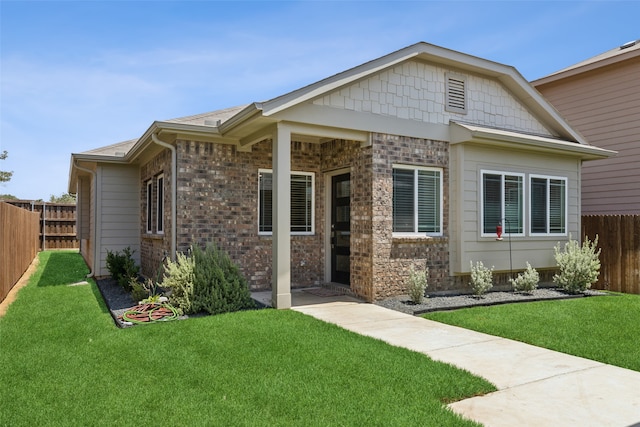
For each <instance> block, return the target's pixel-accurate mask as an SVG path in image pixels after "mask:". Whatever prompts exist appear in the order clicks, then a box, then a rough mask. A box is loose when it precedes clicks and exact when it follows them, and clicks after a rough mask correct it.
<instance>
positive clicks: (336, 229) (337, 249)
mask: <svg viewBox="0 0 640 427" xmlns="http://www.w3.org/2000/svg"><path fill="white" fill-rule="evenodd" d="M350 239H351V176H350V174H348V173H345V174H342V175H337V176H334V177H332V179H331V281H332V282H336V283H342V284H345V285H348V284H349V280H350V271H351V265H350V264H351V262H350V260H349V257H350V255H351V249H350V247H349V244H350Z"/></svg>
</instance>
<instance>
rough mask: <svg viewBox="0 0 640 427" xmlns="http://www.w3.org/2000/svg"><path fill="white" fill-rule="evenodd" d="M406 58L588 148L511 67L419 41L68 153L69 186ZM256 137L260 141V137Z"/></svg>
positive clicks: (224, 138) (214, 136) (261, 117)
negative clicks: (93, 166)
mask: <svg viewBox="0 0 640 427" xmlns="http://www.w3.org/2000/svg"><path fill="white" fill-rule="evenodd" d="M634 51H635V49H634ZM411 60H417V61H424V62H428V63H433V64H438V65H442V66H445V67H449V68H452V69H456V70H460V71H463V72H468V73H470V74H478V75H482V76H486V77H489V78H493V79H495V80H497V81H498V82H500V84H502V85H504V87H505V88H506V89H507V90H508V91H510V92H511V93H512V94H513V95H514V96H515V97H516V98H517V99H518V100H519V102H521V103H522V104H523V105H524V106H525V107H526V108H527V109H528V110H529V111H530V112H531V113H532V114H533V115H535V116H536V117H537V118H538V119H539V120H541V121H542V122H543V123H544V124H545V125H546V126H547V127H548V128H549V129H550V130H552V131H553V133H554V134H555V135H556V136H557V138H559V139H561V140H564V141H565V142H567V143H577V144H579V145H584V146H586V147H589V144H588V143H587V142H586V141H585V139H584V138H583V137H582V136H581V135H580V134H579V133H578V132H577V131H575V130H574V129H572V128H571V127H570V126H569V125H568V124H567V123H566V122H565V121H564V119H563V118H562V117H561V116H560V114H559V113H558V112H557V111H556V110H555V109H554V108H553V107H552V106H551V104H550V103H548V102H547V101H546V100H545V98H544V97H543V96H542V95H541V94H540V93H539V92H538V91H537V90H535V89H534V88H533V86H531V84H530V83H529V82H527V80H526V79H525V78H524V77H523V76H522V75H521V74H520V73H519V72H518V71H517V70H516V69H515V68H514V67H512V66H509V65H504V64H500V63H497V62H493V61H490V60H487V59H482V58H478V57H475V56H472V55H468V54H464V53H461V52H457V51H454V50H451V49H446V48H443V47H439V46H435V45H432V44H429V43H425V42H419V43H416V44H413V45H411V46H408V47H405V48H403V49H400V50H397V51H395V52H392V53H390V54H387V55H385V56H382V57H380V58H377V59H374V60H372V61H369V62H366V63H364V64H361V65H358V66H356V67H353V68H351V69H348V70H346V71H343V72H340V73H338V74H335V75H333V76H330V77H328V78H326V79H323V80H320V81H318V82H316V83H312V84H310V85H307V86H304V87H302V88H300V89H296V90H294V91H292V92H289V93H286V94H284V95H281V96H278V97H276V98H273V99H271V100H268V101H263V102H254V103H251V104H248V105H240V106H236V107H231V108H225V109H222V110H217V111H212V112H208V113H202V114H197V115H192V116H186V117H181V118H176V119H170V120H165V121H155V122H153V123H152V124H151V126H150V127H149V128H147V130H146V131H145V133H144V134H143V135H142V136H141V137H140V138H137V139H131V140H128V141H123V142H120V143H117V144H113V145H110V146H107V147H102V148H98V149H94V150H90V151H86V152H82V153H76V154H72V156H71V157H72V158H71V171H70V182H69V184H70V188H71V187H72V182H73V181H74V177H75V176H76V175H75V174H76V170H75V169H76V163H75V162H76V161H90V162H95V161H105V162H116V163H125V164H126V163H131V162H133V161H135V160H136V159H137V158H138V156H140V155H141V153H143V152H144V150H145V149H146V147H148V146H150V145H153V144H154V143H153V142H152V135H154V134H155V135H156V136H158V135H160V134H163V133H167V134H173V135H174V136H175V135H180V136H181V137H194V138H199V139H201V140H203V141H217V142H224V143H232V144H237V143H239V142H240V141H241V139H249V138H252V137H253V136H254V135H256V134H260V133H261V132H262V131H261V129H264V128H265V126H268V125H270V124H273V123H276V122H277V121H278V113H281V112H284V111H287V110H289V109H292V108H294V107H296V106H300V105H301V104H305V103H309V102H310V101H312V100H314V99H317V98H319V97H322V96H324V95H326V94H328V93H331V92H333V91H335V90H338V89H340V88H343V87H346V86H348V85H350V84H353V83H356V82H358V81H360V80H363V79H365V78H368V77H370V76H373V75H375V74H376V73H380V72H382V71H384V70H387V69H390V68H391V67H394V66H396V65H398V64H401V63H403V62H406V61H411ZM335 126H336V127H340V126H339V125H335ZM258 136H259V137H264V134H263V133H262V134H260V135H258Z"/></svg>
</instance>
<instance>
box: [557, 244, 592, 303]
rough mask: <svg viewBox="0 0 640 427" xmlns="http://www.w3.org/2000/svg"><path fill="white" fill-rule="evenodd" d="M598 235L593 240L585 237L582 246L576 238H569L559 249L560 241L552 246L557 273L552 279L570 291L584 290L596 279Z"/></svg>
mask: <svg viewBox="0 0 640 427" xmlns="http://www.w3.org/2000/svg"><path fill="white" fill-rule="evenodd" d="M597 246H598V236H596V239H595V240H594V241H593V242H590V241H589V239H588V238H585V241H584V242H583V244H582V246H580V244H579V243H578V241H577V240H573V239H571V236H569V241H568V242H567V243H565V245H564V250H561V248H560V243H559V242H558V244H557V245H556V246H555V247H554V248H553V249H554V252H555V258H556V262H557V263H558V269H559V270H560V271H559V273H557V274H555V275H554V276H553V281H554V282H555V283H556V284H557V285H558V286H560V287H561V288H562V289H564V290H565V291H567V292H570V293H578V292H584V291H585V290H587V289H589V288H590V287H591V284H593V283H595V282H596V281H597V280H598V275H599V274H600V259H599V258H598V257H599V256H600V250H599V249H597V250H596V248H597Z"/></svg>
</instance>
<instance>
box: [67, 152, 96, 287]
mask: <svg viewBox="0 0 640 427" xmlns="http://www.w3.org/2000/svg"><path fill="white" fill-rule="evenodd" d="M73 166H75V168H76V169H78V170H81V171H83V172H87V173H89V174H91V176H92V177H93V179H92V181H93V215H94V216H97V215H98V209H97V206H98V183H97V174H96V172H95V171H92V170H91V169H86V168H83V167H82V166H79V165H78V160H77V159H76V160H74V161H73ZM76 191H77V190H76ZM89 211H91V208H89ZM97 224H98V222H97V220H96V218H94V219H93V236H91V240H92V241H93V262H92V263H91V271H90V272H89V274H87V278H89V277H95V275H96V273H95V265H96V261H97V257H96V248H97V247H98V242H97V241H96V239H97V236H98V233H97V230H96V226H97Z"/></svg>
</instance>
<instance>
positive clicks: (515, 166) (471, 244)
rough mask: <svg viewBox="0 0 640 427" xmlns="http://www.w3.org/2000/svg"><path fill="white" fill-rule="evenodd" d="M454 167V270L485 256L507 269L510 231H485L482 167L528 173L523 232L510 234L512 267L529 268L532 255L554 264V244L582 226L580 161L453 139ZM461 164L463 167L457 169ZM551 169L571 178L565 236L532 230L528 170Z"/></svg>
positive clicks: (539, 264) (540, 263)
mask: <svg viewBox="0 0 640 427" xmlns="http://www.w3.org/2000/svg"><path fill="white" fill-rule="evenodd" d="M451 162H452V163H451V169H452V171H455V172H454V173H452V174H451V176H452V185H451V200H454V201H456V200H457V201H459V202H458V203H451V205H450V209H451V215H450V217H451V218H452V227H451V234H452V239H451V242H452V243H451V248H450V251H451V266H452V273H453V274H463V273H468V272H469V271H470V261H473V262H474V263H475V262H476V261H482V262H483V263H484V264H485V266H488V267H491V266H494V267H495V270H496V271H509V268H510V265H509V236H508V234H504V235H503V239H504V240H502V241H496V236H495V235H493V234H492V235H491V236H482V233H481V230H482V227H481V226H482V224H481V209H482V208H481V200H480V199H481V197H482V188H481V171H483V170H490V171H501V172H511V173H518V174H524V212H525V216H524V231H525V232H524V236H512V238H511V247H512V254H511V255H512V259H513V269H514V270H518V269H524V268H526V262H527V261H528V262H529V263H530V264H531V265H532V266H533V267H535V268H538V269H543V268H553V267H555V266H556V263H555V260H554V257H553V247H554V246H555V245H556V244H557V242H559V241H566V240H568V237H569V233H570V234H571V235H573V237H576V238H577V237H578V235H579V231H580V194H579V191H578V190H579V185H580V161H579V160H577V159H575V158H571V157H564V156H552V155H544V154H540V153H527V152H525V151H516V150H501V149H497V148H491V147H483V146H475V145H472V144H455V145H454V146H453V149H452V156H451ZM458 168H460V169H458ZM532 174H533V175H548V176H554V177H566V178H567V180H568V181H567V187H568V188H567V212H568V214H567V215H568V217H567V233H566V236H559V235H555V236H537V235H531V233H530V231H529V212H530V201H529V191H530V187H529V179H530V175H532Z"/></svg>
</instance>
